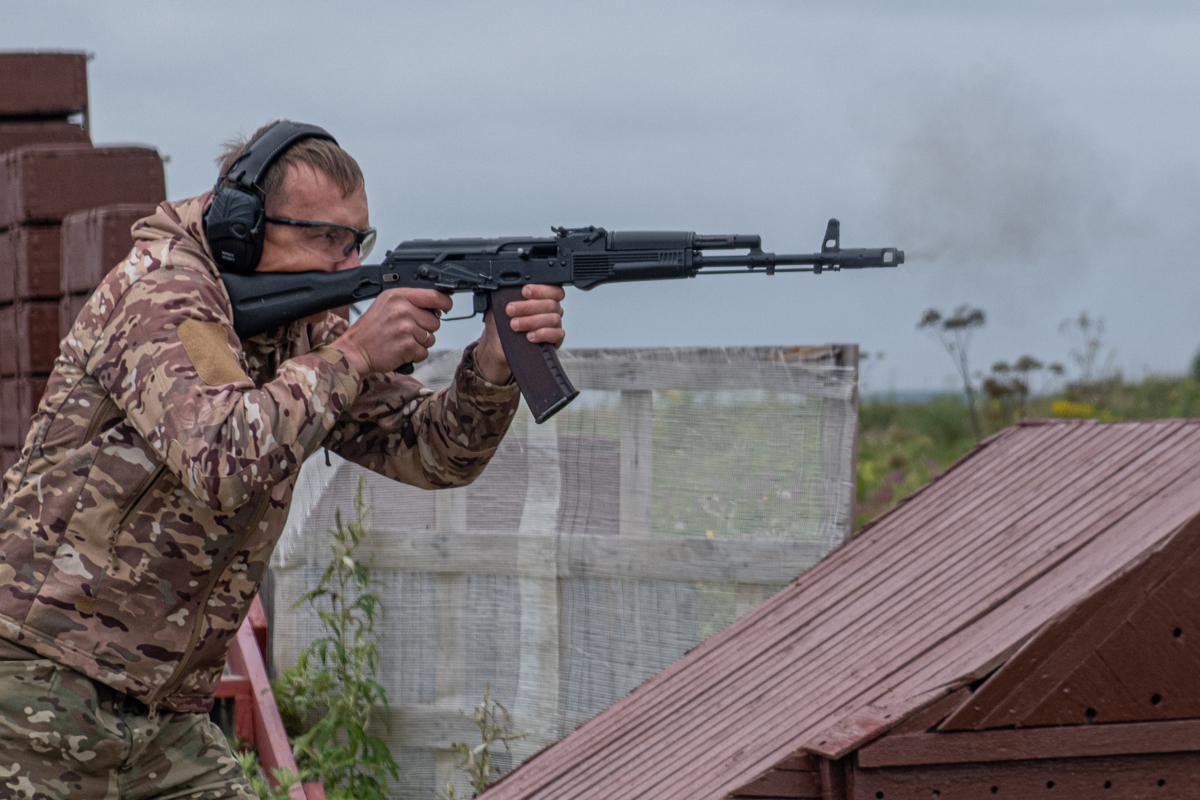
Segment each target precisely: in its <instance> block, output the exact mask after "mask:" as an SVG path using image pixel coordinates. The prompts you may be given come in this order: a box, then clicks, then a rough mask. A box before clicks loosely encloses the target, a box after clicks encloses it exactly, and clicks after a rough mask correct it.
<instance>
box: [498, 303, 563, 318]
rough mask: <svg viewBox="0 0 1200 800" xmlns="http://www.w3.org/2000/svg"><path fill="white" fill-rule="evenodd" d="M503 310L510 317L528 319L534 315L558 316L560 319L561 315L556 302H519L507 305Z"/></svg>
mask: <svg viewBox="0 0 1200 800" xmlns="http://www.w3.org/2000/svg"><path fill="white" fill-rule="evenodd" d="M504 310H505V312H506V313H507V314H508V315H509V316H510V317H529V316H532V315H534V314H558V315H559V316H560V317H561V316H562V313H563V309H562V306H561V305H559V303H558V301H557V300H520V301H518V302H515V303H509V304H508V305H507V306H505V307H504Z"/></svg>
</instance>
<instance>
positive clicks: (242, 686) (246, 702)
mask: <svg viewBox="0 0 1200 800" xmlns="http://www.w3.org/2000/svg"><path fill="white" fill-rule="evenodd" d="M215 696H216V697H231V698H233V731H234V733H236V734H237V735H238V736H240V737H241V738H242V739H244V740H245V741H246V743H247V744H249V745H250V746H251V747H253V746H255V739H254V690H253V689H252V688H251V686H250V679H249V678H247V677H244V676H242V675H222V676H221V682H220V683H219V684H217V692H216V695H215Z"/></svg>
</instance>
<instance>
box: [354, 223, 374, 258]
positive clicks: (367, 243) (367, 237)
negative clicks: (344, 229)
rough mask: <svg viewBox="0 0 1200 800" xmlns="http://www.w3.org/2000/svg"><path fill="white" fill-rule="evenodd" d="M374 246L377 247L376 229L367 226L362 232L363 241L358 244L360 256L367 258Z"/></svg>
mask: <svg viewBox="0 0 1200 800" xmlns="http://www.w3.org/2000/svg"><path fill="white" fill-rule="evenodd" d="M373 247H375V229H374V228H367V229H366V230H365V231H363V232H362V242H360V243H359V245H358V257H359V258H360V259H364V260H365V259H366V257H367V256H369V255H371V249H372V248H373Z"/></svg>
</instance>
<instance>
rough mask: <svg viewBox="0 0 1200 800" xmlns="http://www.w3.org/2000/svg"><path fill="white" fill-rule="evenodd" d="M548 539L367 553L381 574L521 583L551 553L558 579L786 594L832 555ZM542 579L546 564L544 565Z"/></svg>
mask: <svg viewBox="0 0 1200 800" xmlns="http://www.w3.org/2000/svg"><path fill="white" fill-rule="evenodd" d="M547 538H553V537H546V536H542V535H540V534H539V535H526V534H520V533H516V534H514V533H512V532H495V533H492V532H478V531H476V532H470V533H460V534H453V535H450V534H444V533H439V532H437V531H395V530H387V529H379V528H376V529H373V530H372V532H371V536H370V537H369V538H368V539H367V541H366V542H365V543H364V544H363V550H364V551H365V552H366V553H367V554H369V555H373V556H374V557H375V568H376V570H378V571H379V572H381V573H384V572H395V573H402V574H405V573H422V572H433V573H455V574H461V575H510V576H520V575H522V574H524V573H523V572H522V570H523V569H525V568H527V567H528V565H529V564H531V563H535V562H522V561H521V560H520V559H519V558H518V555H519V554H520V553H522V552H527V551H528V548H530V547H534V548H536V547H539V546H545V547H549V548H550V549H549V550H547V552H546V558H548V559H550V560H549V562H548V564H549V565H550V567H551V568H552V569H553V570H556V573H555V574H557V576H558V577H560V578H566V577H591V578H623V579H634V580H663V581H685V582H686V581H697V580H699V581H729V582H733V583H742V584H755V585H764V586H778V585H779V584H782V583H787V582H788V581H790V580H792V579H793V578H795V577H796V575H797V574H798V573H800V572H802V571H803V570H805V569H807V568H808V567H810V566H812V565H813V564H815V563H817V562H818V561H819V560H820V559H821V557H822V556H823V555H824V554H825V550H824V548H823V547H822V546H821V545H820V544H819V543H816V542H784V541H772V540H768V539H747V540H732V539H708V538H701V537H698V536H653V537H650V538H648V539H633V538H629V539H626V538H622V537H619V536H602V535H592V534H576V535H574V536H571V537H568V539H567V541H565V542H564V543H563V545H564V546H563V547H562V548H557V547H555V546H554V542H553V541H550V542H545V541H541V542H540V543H539V542H538V541H533V540H534V539H537V540H545V539H547ZM536 563H537V564H538V566H537V569H538V570H539V574H542V573H541V570H542V569H543V566H542V564H543V563H544V562H543V561H542V560H538V561H537V562H536Z"/></svg>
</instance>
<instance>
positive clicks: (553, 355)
mask: <svg viewBox="0 0 1200 800" xmlns="http://www.w3.org/2000/svg"><path fill="white" fill-rule="evenodd" d="M524 299H525V298H523V297H522V296H521V289H520V287H508V288H504V289H497V290H496V291H494V292H492V293H491V297H490V300H491V304H492V314H493V315H495V318H496V332H497V333H499V334H500V344H501V346H502V347H503V348H504V357H505V358H506V359H508V368H509V369H511V370H512V374H513V377H514V378H516V379H517V386H518V387H520V389H521V394H522V395H523V396H524V397H525V402H526V403H527V404H528V405H529V410H530V411H531V412H533V418H534V420H536V421H537V423H538V424H539V425H540V424H541V423H543V422H545V421H546V420H548V419H550V418H551V417H553V416H554V415H555V414H557V413H558V412H559V410H561V409H563V408H565V407H566V406H567V404H568V403H570V402H571V401H572V400H574V399H575V397H576V396H577V395H578V394H579V390H578V389H576V388H575V387H574V386H572V385H571V379H570V378H568V377H567V373H566V372H564V371H563V368H562V364H560V363H558V351H557V350H555V348H554V345H552V344H547V343H545V342H541V343H537V344H535V343H533V342H531V341H529V339H527V338H525V333H524V332H522V331H514V330H513V329H512V324H511V317H509V316H508V313H507V312H506V311H505V308H506V307H507V306H508V304H509V303H511V302H514V301H518V300H524Z"/></svg>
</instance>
